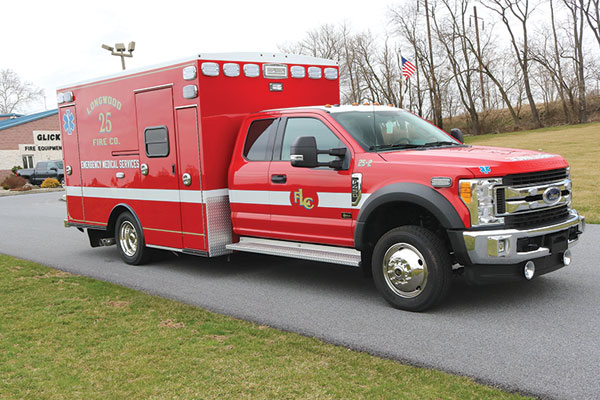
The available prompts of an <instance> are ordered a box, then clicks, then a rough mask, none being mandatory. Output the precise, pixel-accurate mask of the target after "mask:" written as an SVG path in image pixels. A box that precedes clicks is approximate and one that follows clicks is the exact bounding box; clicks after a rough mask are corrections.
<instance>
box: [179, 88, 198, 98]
mask: <svg viewBox="0 0 600 400" xmlns="http://www.w3.org/2000/svg"><path fill="white" fill-rule="evenodd" d="M183 97H184V98H186V99H195V98H196V97H198V86H196V85H187V86H184V87H183Z"/></svg>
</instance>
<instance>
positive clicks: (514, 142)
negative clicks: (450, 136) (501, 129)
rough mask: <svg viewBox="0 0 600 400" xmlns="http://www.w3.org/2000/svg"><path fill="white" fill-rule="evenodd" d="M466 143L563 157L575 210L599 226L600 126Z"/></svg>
mask: <svg viewBox="0 0 600 400" xmlns="http://www.w3.org/2000/svg"><path fill="white" fill-rule="evenodd" d="M466 143H467V144H477V145H483V146H501V147H514V148H521V149H531V150H541V151H545V152H548V153H555V154H560V155H561V156H563V157H564V158H565V159H566V160H567V162H568V163H569V165H570V166H571V177H572V179H573V207H574V208H575V209H577V211H579V213H580V214H582V215H584V216H585V217H586V222H589V223H595V224H598V223H600V180H599V179H598V171H600V124H598V123H595V124H583V125H575V126H567V127H554V128H546V129H537V130H533V131H522V132H511V133H501V134H497V135H481V136H471V137H467V138H466Z"/></svg>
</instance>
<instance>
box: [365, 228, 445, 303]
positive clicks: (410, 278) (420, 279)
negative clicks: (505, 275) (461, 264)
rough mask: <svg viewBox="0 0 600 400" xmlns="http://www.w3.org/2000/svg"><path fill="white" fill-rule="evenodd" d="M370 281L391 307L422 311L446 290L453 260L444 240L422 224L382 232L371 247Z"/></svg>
mask: <svg viewBox="0 0 600 400" xmlns="http://www.w3.org/2000/svg"><path fill="white" fill-rule="evenodd" d="M371 264H372V269H373V281H374V283H375V286H377V289H379V292H380V293H381V295H382V296H383V298H384V299H385V300H387V302H388V303H390V304H391V305H392V306H394V307H396V308H399V309H402V310H408V311H424V310H426V309H428V308H430V307H432V306H433V305H435V304H436V303H438V302H439V301H441V300H442V299H443V298H444V296H446V294H447V293H448V290H449V288H450V285H451V278H452V263H451V259H450V254H449V252H448V250H447V247H446V245H445V243H444V242H443V241H442V239H441V238H440V237H438V236H437V235H436V234H435V233H433V232H432V231H430V230H428V229H426V228H423V227H421V226H414V225H410V226H401V227H399V228H394V229H392V230H390V231H388V232H387V233H385V234H384V235H383V236H381V238H379V240H378V241H377V244H376V245H375V248H374V249H373V258H372V261H371Z"/></svg>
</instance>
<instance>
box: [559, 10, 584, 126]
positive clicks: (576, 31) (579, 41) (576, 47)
mask: <svg viewBox="0 0 600 400" xmlns="http://www.w3.org/2000/svg"><path fill="white" fill-rule="evenodd" d="M577 1H578V0H563V3H564V5H565V6H566V7H567V8H568V9H569V12H570V14H571V15H570V17H571V23H572V25H571V26H570V27H571V29H572V33H571V40H572V41H573V56H572V57H571V59H572V60H573V64H574V66H575V77H576V78H577V92H578V97H579V102H578V109H577V111H578V116H579V122H580V123H585V122H587V106H586V101H585V71H584V67H585V66H584V63H583V23H584V21H583V18H584V15H583V14H584V12H583V11H584V10H583V0H579V4H578V3H577Z"/></svg>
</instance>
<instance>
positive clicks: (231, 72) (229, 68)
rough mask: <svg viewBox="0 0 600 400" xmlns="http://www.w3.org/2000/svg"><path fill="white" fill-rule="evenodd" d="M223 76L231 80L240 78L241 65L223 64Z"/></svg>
mask: <svg viewBox="0 0 600 400" xmlns="http://www.w3.org/2000/svg"><path fill="white" fill-rule="evenodd" d="M223 74H224V75H225V76H228V77H230V78H235V77H236V76H240V65H239V64H236V63H225V64H223Z"/></svg>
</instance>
